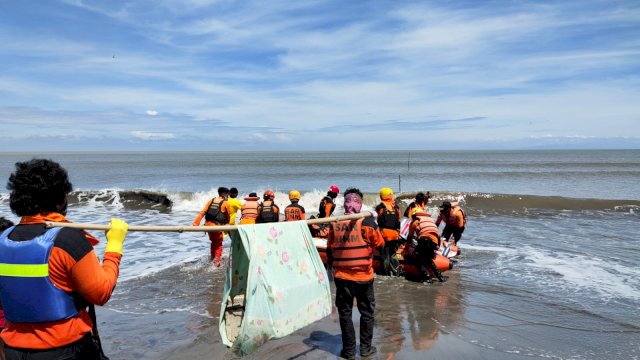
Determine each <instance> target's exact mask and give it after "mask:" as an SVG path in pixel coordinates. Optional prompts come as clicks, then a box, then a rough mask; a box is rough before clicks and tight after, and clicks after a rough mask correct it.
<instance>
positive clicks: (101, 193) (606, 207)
mask: <svg viewBox="0 0 640 360" xmlns="http://www.w3.org/2000/svg"><path fill="white" fill-rule="evenodd" d="M264 190H265V189H257V191H256V193H258V195H259V196H260V195H262V193H263V192H264ZM215 195H216V190H215V189H211V190H209V191H202V192H165V191H162V190H148V189H140V190H122V189H102V190H82V191H73V192H72V193H71V194H70V196H69V201H70V203H71V204H72V205H96V206H105V207H112V208H115V209H120V208H123V209H127V210H157V211H161V212H167V211H178V212H180V211H189V212H193V211H194V209H197V210H199V209H201V208H202V206H203V205H204V204H205V203H206V202H207V201H208V200H210V199H211V198H212V197H214V196H215ZM325 195H326V192H324V191H320V190H313V191H308V192H304V193H302V197H301V199H300V204H301V205H302V206H304V207H305V208H306V209H307V213H309V214H312V213H314V212H316V209H317V208H318V206H319V204H320V201H321V200H322V198H323V197H324V196H325ZM396 195H397V197H396V199H397V201H398V204H399V205H400V208H401V209H402V210H404V208H406V206H408V204H409V203H410V202H411V201H412V200H413V198H414V197H415V195H416V193H415V192H406V193H399V194H396ZM246 196H248V193H246V194H240V195H239V196H238V198H239V199H240V200H243V198H244V197H246ZM445 200H447V201H457V202H459V203H460V205H461V206H462V207H463V208H464V209H466V210H467V212H468V213H470V214H476V215H479V216H482V215H483V214H505V215H509V214H526V213H529V212H536V211H540V210H544V211H548V210H551V211H554V212H558V211H589V210H593V211H614V212H620V213H629V214H632V215H637V213H638V210H640V200H618V199H585V198H568V197H560V196H538V195H517V194H491V193H473V192H431V198H430V201H429V205H428V207H429V210H430V211H432V212H435V211H437V206H438V205H439V204H441V203H442V201H445ZM8 201H9V194H8V193H0V202H8ZM379 201H380V200H379V198H378V194H377V193H365V194H364V203H365V207H366V208H373V207H375V206H376V204H377V203H378V202H379ZM275 202H276V204H277V205H278V206H279V207H280V210H281V211H283V210H284V208H285V207H286V206H287V205H289V196H288V193H285V192H276V198H275ZM342 204H343V200H342V197H341V196H339V197H338V198H337V199H336V212H337V213H339V211H341V210H342V209H343V208H342Z"/></svg>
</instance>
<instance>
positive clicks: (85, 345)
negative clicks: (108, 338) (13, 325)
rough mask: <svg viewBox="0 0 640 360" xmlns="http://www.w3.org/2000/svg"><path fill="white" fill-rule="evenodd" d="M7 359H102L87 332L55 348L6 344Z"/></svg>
mask: <svg viewBox="0 0 640 360" xmlns="http://www.w3.org/2000/svg"><path fill="white" fill-rule="evenodd" d="M4 353H5V356H6V359H7V360H96V359H100V357H99V354H98V350H97V349H96V346H95V345H94V343H93V340H92V339H91V334H90V333H87V334H86V335H85V336H84V337H83V338H82V339H80V340H78V341H75V342H72V343H71V344H69V345H65V346H60V347H57V348H53V349H46V350H33V349H18V348H12V347H11V346H8V345H6V344H5V348H4Z"/></svg>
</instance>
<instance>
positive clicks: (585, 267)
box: [522, 247, 640, 300]
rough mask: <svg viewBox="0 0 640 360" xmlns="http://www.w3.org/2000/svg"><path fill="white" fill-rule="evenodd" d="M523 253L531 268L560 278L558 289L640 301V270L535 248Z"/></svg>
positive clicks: (606, 298)
mask: <svg viewBox="0 0 640 360" xmlns="http://www.w3.org/2000/svg"><path fill="white" fill-rule="evenodd" d="M522 251H523V253H524V254H525V255H526V258H527V259H528V260H531V261H532V262H531V263H530V264H529V266H531V267H534V268H539V269H548V270H551V271H553V272H555V273H557V274H559V275H560V276H561V277H562V279H563V280H564V283H558V284H557V285H559V286H562V287H566V286H567V285H570V286H573V287H577V288H580V289H586V290H589V291H594V292H596V293H598V294H599V295H600V297H601V298H602V299H605V300H608V299H612V298H618V297H620V298H629V299H634V300H640V280H639V279H640V269H637V268H630V267H627V266H624V265H622V264H620V263H612V262H607V261H606V260H604V259H600V258H590V257H586V256H583V255H574V254H567V253H559V252H556V253H554V254H549V253H548V252H545V251H540V250H538V249H534V248H532V247H525V248H523V249H522ZM567 283H568V284H567ZM549 285H551V286H553V285H554V284H553V283H552V284H549Z"/></svg>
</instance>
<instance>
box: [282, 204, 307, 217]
mask: <svg viewBox="0 0 640 360" xmlns="http://www.w3.org/2000/svg"><path fill="white" fill-rule="evenodd" d="M284 219H285V221H298V220H304V211H303V208H302V206H300V205H298V204H297V203H294V204H291V205H289V206H287V207H286V208H285V209H284Z"/></svg>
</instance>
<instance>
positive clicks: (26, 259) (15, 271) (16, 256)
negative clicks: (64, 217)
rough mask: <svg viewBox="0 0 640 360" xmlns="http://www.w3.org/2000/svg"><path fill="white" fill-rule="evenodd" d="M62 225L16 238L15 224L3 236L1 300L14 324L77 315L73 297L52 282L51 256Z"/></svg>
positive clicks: (0, 271)
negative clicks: (36, 233) (27, 236)
mask: <svg viewBox="0 0 640 360" xmlns="http://www.w3.org/2000/svg"><path fill="white" fill-rule="evenodd" d="M61 229H62V228H53V229H50V230H47V231H46V232H45V233H44V234H42V235H39V236H37V237H35V238H33V239H31V240H27V241H13V240H10V239H9V237H8V236H9V234H10V233H11V231H13V227H12V228H10V229H8V230H7V231H5V232H4V233H3V234H2V235H0V299H1V301H2V305H3V308H4V313H5V317H6V318H7V320H9V321H10V322H13V323H40V322H48V321H57V320H63V319H68V318H71V317H74V316H78V309H77V307H76V304H75V302H74V298H73V296H71V295H70V294H68V293H66V292H65V291H63V290H61V289H60V288H58V287H57V286H55V285H54V284H53V282H52V281H51V278H50V277H49V257H50V255H51V249H52V248H53V242H54V240H55V238H56V236H57V235H58V233H59V232H60V230H61Z"/></svg>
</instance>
